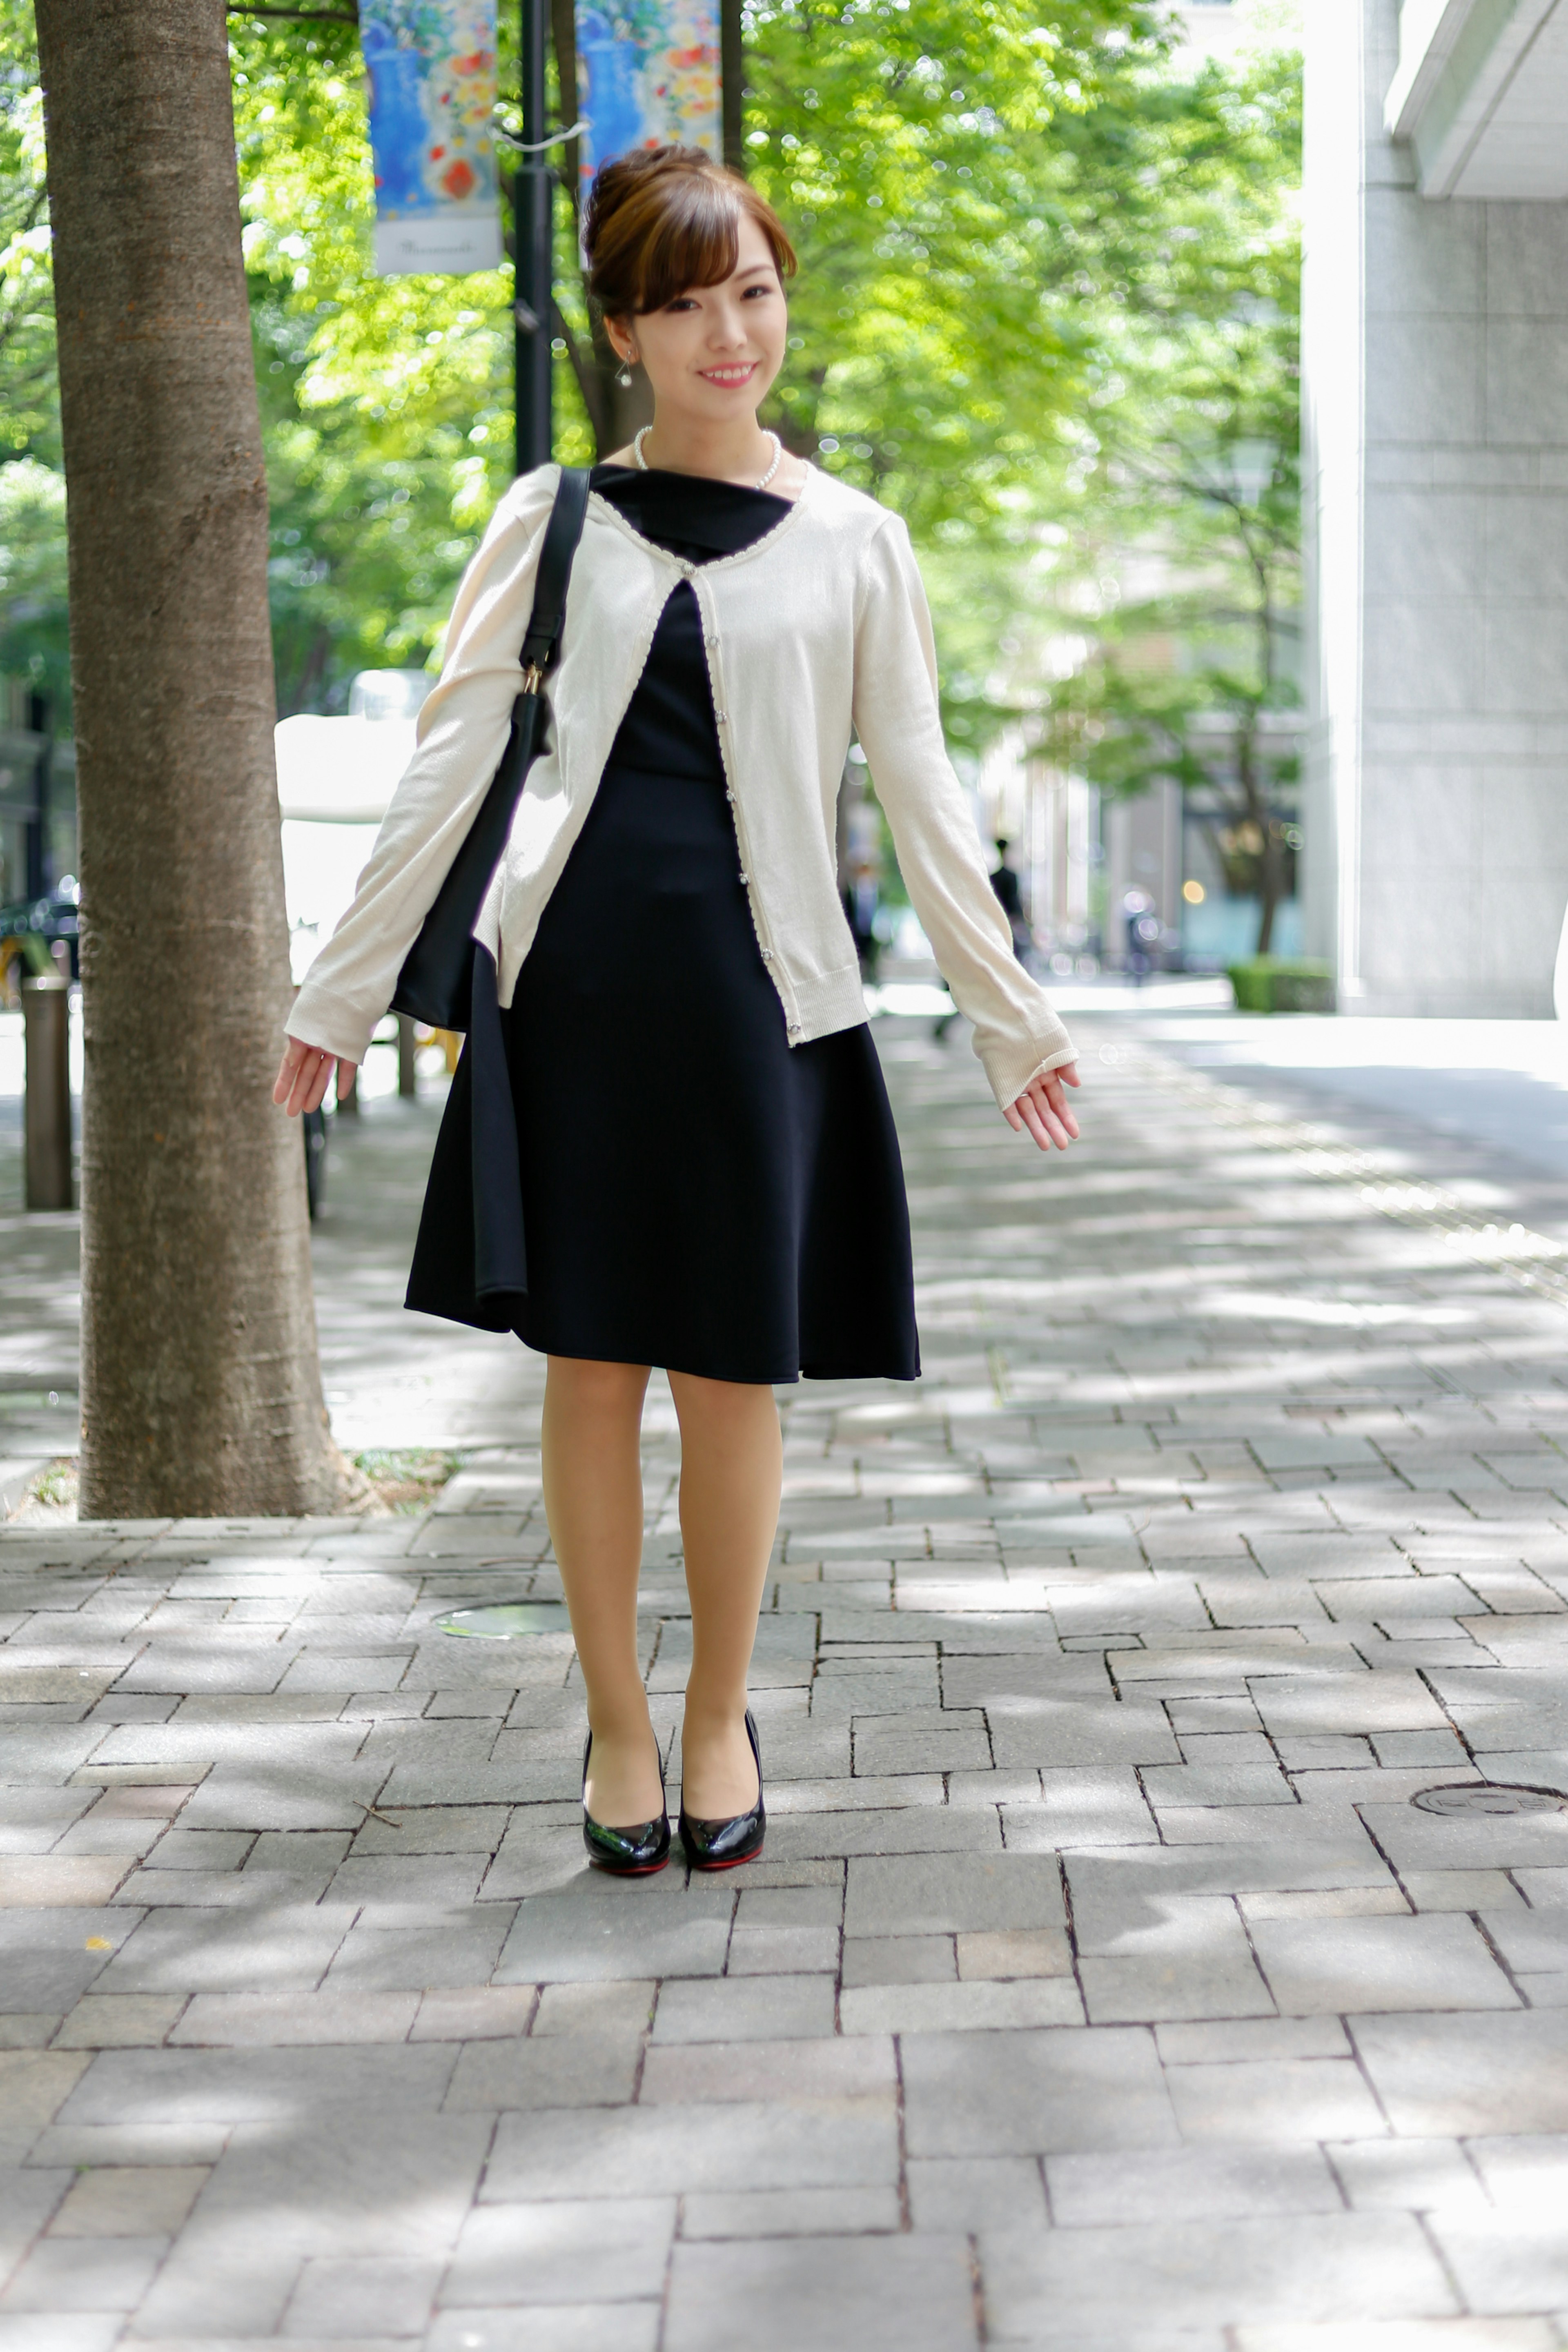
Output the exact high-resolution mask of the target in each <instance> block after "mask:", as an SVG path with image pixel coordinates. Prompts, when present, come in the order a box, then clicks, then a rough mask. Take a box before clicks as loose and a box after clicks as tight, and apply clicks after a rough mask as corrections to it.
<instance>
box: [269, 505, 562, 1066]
mask: <svg viewBox="0 0 1568 2352" xmlns="http://www.w3.org/2000/svg"><path fill="white" fill-rule="evenodd" d="M558 478H559V468H558V467H554V466H542V467H539V468H538V469H537V471H535V472H534V473H531V474H526V475H524V476H523V477H522V478H521V480H520V481H518V482H516V483H514V484H513V485H512V488H510V490H509V491H508V492H507V494H506V496H505V497H504V498H503V499H502V500H501V502H500V506H499V507H498V508H497V509H496V511H495V514H494V516H493V517H492V518H491V520H490V526H489V530H487V531H486V533H485V536H484V540H483V541H482V543H481V544H480V546H479V551H478V553H477V554H476V555H475V557H474V559H473V561H472V562H471V563H470V564H469V565H468V570H467V572H465V573H464V574H463V579H462V583H461V585H460V586H459V587H458V595H457V601H456V603H455V604H454V605H453V607H452V618H451V623H450V625H449V627H448V630H447V657H446V661H445V663H444V664H443V666H442V670H441V676H440V678H439V680H438V681H437V685H436V686H435V688H433V689H432V691H431V693H430V694H429V696H428V697H427V698H426V702H425V707H424V709H422V710H421V711H420V713H419V723H418V728H417V730H416V750H415V753H414V757H413V759H412V760H411V761H409V764H408V766H407V767H406V769H405V771H404V773H403V776H402V779H401V781H400V782H399V783H398V786H397V790H396V792H395V793H394V794H393V797H392V803H391V806H390V807H389V808H388V810H387V812H386V815H385V816H384V819H383V821H382V826H381V830H380V832H379V833H378V834H377V835H376V837H375V846H374V849H373V850H372V851H371V854H370V859H369V862H368V864H367V865H366V866H365V868H364V871H363V874H362V875H361V876H360V877H359V887H358V888H357V889H356V890H355V892H354V900H353V906H352V907H350V908H349V910H348V912H347V914H345V915H344V917H343V919H342V921H341V922H340V923H339V925H338V927H337V929H336V930H335V931H334V932H333V933H332V936H331V939H330V940H328V942H327V944H326V946H325V947H324V948H322V950H321V953H320V954H319V955H318V956H317V958H316V960H315V961H314V962H313V963H312V964H311V966H310V971H308V972H307V973H306V975H305V979H304V982H303V985H302V986H301V988H300V993H299V995H298V996H297V997H296V998H295V1000H294V1003H293V1005H292V1007H291V1008H290V1010H289V1018H288V1022H287V1024H286V1027H287V1031H288V1034H289V1036H290V1037H298V1038H300V1040H301V1041H302V1042H303V1043H304V1044H306V1045H319V1046H321V1047H323V1048H324V1049H325V1050H326V1051H327V1052H328V1053H331V1054H338V1055H342V1058H343V1059H344V1060H345V1061H351V1062H361V1061H363V1059H364V1054H365V1048H366V1047H367V1045H369V1044H370V1040H371V1037H372V1034H373V1033H374V1029H375V1026H376V1024H377V1022H378V1021H380V1019H381V1018H382V1016H383V1014H384V1013H385V1011H386V1008H387V1006H388V1004H389V1003H391V1002H392V996H393V992H394V991H395V988H396V986H397V975H398V973H399V972H400V971H402V969H403V961H404V958H405V956H406V955H407V953H408V950H409V949H410V948H411V947H412V946H413V944H414V942H415V940H416V938H417V937H418V935H419V927H420V925H421V923H423V921H424V920H425V918H426V915H427V914H428V913H429V911H430V908H431V907H432V906H433V905H434V904H435V901H436V897H437V892H438V891H439V889H440V887H441V885H442V883H443V882H444V881H445V879H446V877H447V872H448V870H449V869H450V866H451V865H452V861H453V859H454V858H455V857H456V856H457V854H458V850H459V849H460V848H461V846H462V845H463V842H464V840H465V839H466V838H467V835H468V827H469V825H470V824H472V823H473V820H474V816H475V814H476V813H477V811H478V808H479V803H480V801H481V800H482V799H483V797H484V794H485V792H486V790H487V788H488V786H489V782H490V779H491V777H492V776H493V775H494V773H495V771H496V766H497V763H498V762H499V761H500V755H501V753H502V751H504V750H505V748H506V740H507V735H508V731H509V730H510V725H511V709H512V704H513V702H514V701H515V699H516V698H517V695H518V692H519V689H520V688H521V682H522V667H521V659H520V656H521V648H522V639H523V633H524V630H525V628H526V625H527V620H528V614H529V609H530V606H531V601H532V596H533V580H534V574H535V572H536V571H537V569H538V565H539V551H540V549H541V547H542V544H543V539H544V530H545V525H546V524H547V523H548V521H549V520H550V509H551V507H552V503H553V500H554V497H555V486H556V482H557V480H558Z"/></svg>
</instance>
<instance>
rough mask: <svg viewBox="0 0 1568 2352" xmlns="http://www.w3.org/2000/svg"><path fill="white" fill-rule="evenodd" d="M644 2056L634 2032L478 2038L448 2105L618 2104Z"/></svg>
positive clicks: (452, 2110)
mask: <svg viewBox="0 0 1568 2352" xmlns="http://www.w3.org/2000/svg"><path fill="white" fill-rule="evenodd" d="M641 2057H642V2043H641V2040H640V2038H639V2036H638V2035H637V2033H636V2032H632V2033H629V2034H628V2033H627V2032H625V2031H622V2032H619V2033H614V2034H611V2033H596V2034H592V2035H587V2036H584V2037H582V2038H577V2037H568V2036H567V2035H564V2034H556V2035H546V2036H545V2037H544V2038H543V2039H542V2040H536V2041H527V2042H523V2041H509V2042H475V2043H474V2044H473V2045H472V2046H471V2047H468V2048H465V2049H464V2050H463V2051H462V2052H461V2053H460V2055H459V2056H458V2065H457V2071H456V2073H455V2074H453V2076H452V2082H451V2087H450V2089H449V2090H448V2091H447V2097H446V2102H445V2105H446V2107H447V2112H448V2113H449V2114H461V2113H464V2112H467V2111H470V2110H474V2109H482V2110H489V2109H492V2108H501V2107H562V2106H569V2105H570V2106H584V2107H585V2106H619V2105H624V2104H625V2102H626V2100H628V2099H630V2098H631V2096H632V2095H633V2092H634V2091H635V2089H636V2087H637V2068H638V2064H639V2062H640V2060H641ZM480 2299H481V2300H482V2299H483V2298H480Z"/></svg>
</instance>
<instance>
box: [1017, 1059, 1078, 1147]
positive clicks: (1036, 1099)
mask: <svg viewBox="0 0 1568 2352" xmlns="http://www.w3.org/2000/svg"><path fill="white" fill-rule="evenodd" d="M1081 1083H1082V1081H1081V1080H1080V1078H1079V1074H1078V1064H1077V1063H1076V1062H1068V1063H1066V1064H1064V1065H1063V1066H1062V1068H1060V1069H1059V1070H1047V1071H1045V1072H1044V1073H1043V1075H1042V1076H1039V1077H1037V1078H1031V1079H1030V1081H1029V1083H1028V1085H1027V1086H1026V1087H1025V1088H1024V1091H1023V1093H1022V1094H1021V1095H1020V1096H1019V1097H1018V1099H1017V1101H1016V1102H1015V1103H1009V1104H1008V1106H1007V1108H1006V1110H1005V1112H1004V1113H1003V1117H1004V1118H1005V1119H1006V1121H1007V1124H1008V1126H1009V1127H1014V1128H1017V1129H1019V1131H1020V1132H1022V1130H1023V1129H1025V1128H1027V1129H1028V1130H1029V1133H1030V1134H1031V1135H1032V1136H1033V1137H1034V1139H1035V1141H1036V1142H1037V1144H1038V1145H1039V1147H1040V1150H1042V1151H1049V1150H1050V1149H1051V1147H1052V1145H1053V1144H1054V1145H1055V1147H1056V1149H1057V1150H1058V1151H1065V1150H1067V1148H1068V1144H1069V1143H1073V1142H1076V1141H1077V1139H1078V1131H1079V1129H1078V1121H1077V1119H1076V1118H1074V1117H1073V1115H1072V1109H1071V1107H1070V1106H1069V1104H1068V1098H1067V1096H1066V1095H1065V1094H1064V1093H1063V1091H1062V1089H1063V1087H1076V1086H1079V1085H1081Z"/></svg>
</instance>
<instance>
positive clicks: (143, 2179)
mask: <svg viewBox="0 0 1568 2352" xmlns="http://www.w3.org/2000/svg"><path fill="white" fill-rule="evenodd" d="M206 2179H207V2168H206V2166H205V2165H188V2164H187V2165H153V2164H144V2165H126V2166H122V2167H120V2166H112V2165H106V2166H103V2167H101V2168H99V2169H98V2170H96V2171H89V2172H84V2173H82V2174H81V2175H80V2176H79V2179H77V2181H76V2183H75V2185H74V2186H73V2188H72V2189H71V2191H70V2193H69V2195H68V2197H67V2198H66V2200H65V2202H64V2203H63V2204H62V2205H61V2207H60V2209H59V2210H58V2213H57V2214H56V2215H55V2217H54V2219H53V2221H51V2222H50V2224H49V2233H50V2235H51V2236H52V2237H56V2238H166V2237H172V2236H173V2235H174V2232H175V2231H177V2230H179V2229H180V2228H181V2227H182V2225H183V2224H184V2220H185V2217H186V2215H187V2214H188V2213H189V2211H190V2210H191V2207H192V2206H193V2205H194V2204H195V2201H196V2199H197V2198H198V2196H199V2195H200V2194H201V2191H202V2189H203V2188H204V2187H205V2182H206Z"/></svg>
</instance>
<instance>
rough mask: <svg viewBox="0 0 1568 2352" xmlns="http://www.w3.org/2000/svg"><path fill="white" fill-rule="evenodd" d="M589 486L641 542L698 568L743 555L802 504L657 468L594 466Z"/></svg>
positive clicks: (734, 483) (766, 493) (707, 477)
mask: <svg viewBox="0 0 1568 2352" xmlns="http://www.w3.org/2000/svg"><path fill="white" fill-rule="evenodd" d="M588 487H589V488H590V489H593V490H596V491H597V492H598V494H599V496H600V497H601V498H602V499H604V500H605V503H606V505H609V506H611V507H613V508H614V509H616V513H617V514H619V515H620V516H621V517H622V518H623V519H624V520H625V521H626V522H627V523H629V524H630V526H631V528H632V529H633V530H635V531H636V532H637V534H638V536H639V537H640V538H642V539H647V540H651V541H653V543H654V545H655V546H657V547H661V548H663V549H665V550H666V551H667V552H668V553H670V554H675V555H681V556H684V557H686V558H687V559H688V560H689V561H690V562H697V563H707V562H713V560H714V559H715V558H716V557H719V556H725V555H739V554H741V553H742V551H744V550H745V549H746V548H749V547H752V546H754V545H755V543H756V542H757V541H758V540H760V539H764V538H766V537H767V535H768V533H769V532H770V531H773V530H777V529H778V528H779V526H780V524H781V523H783V522H784V520H785V519H786V518H787V517H788V516H789V515H791V514H793V513H794V511H795V508H796V507H797V506H798V505H799V504H800V500H799V499H781V498H779V497H778V496H777V495H776V494H775V493H774V492H773V491H772V490H757V489H752V488H746V487H744V486H743V485H742V484H740V483H736V482H721V481H715V480H713V479H712V478H710V476H708V475H705V474H671V473H666V472H664V471H663V470H662V469H661V468H660V467H657V466H649V467H647V468H646V469H645V468H644V467H637V466H595V467H594V469H593V471H592V473H591V474H590V475H589V477H588Z"/></svg>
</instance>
